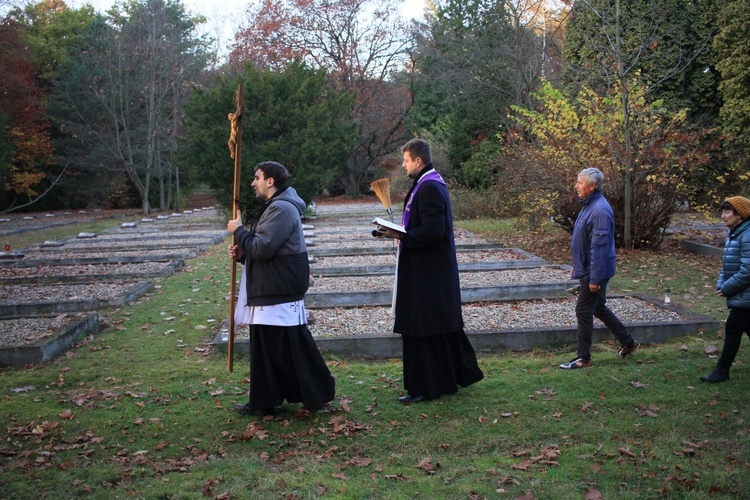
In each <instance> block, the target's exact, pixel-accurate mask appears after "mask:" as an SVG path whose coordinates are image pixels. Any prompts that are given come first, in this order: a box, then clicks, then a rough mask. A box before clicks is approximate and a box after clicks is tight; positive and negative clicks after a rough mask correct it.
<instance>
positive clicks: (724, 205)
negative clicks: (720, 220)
mask: <svg viewBox="0 0 750 500" xmlns="http://www.w3.org/2000/svg"><path fill="white" fill-rule="evenodd" d="M719 210H731V211H732V212H734V215H739V214H738V213H737V209H736V208H734V207H733V206H732V204H731V203H729V202H728V201H722V202H721V205H719Z"/></svg>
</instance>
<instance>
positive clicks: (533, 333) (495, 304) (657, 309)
mask: <svg viewBox="0 0 750 500" xmlns="http://www.w3.org/2000/svg"><path fill="white" fill-rule="evenodd" d="M375 216H377V217H380V216H382V209H381V212H378V211H371V212H368V211H366V210H364V211H363V210H359V211H352V210H346V211H342V212H340V213H328V214H326V215H325V216H321V215H318V216H315V217H313V218H311V219H308V220H307V221H306V223H307V224H306V231H305V235H306V236H305V237H306V241H307V242H308V253H309V255H310V264H311V278H312V279H311V287H310V289H309V291H308V293H307V294H306V296H305V306H306V308H307V309H308V313H309V316H310V330H311V332H312V334H313V336H314V337H315V340H316V342H317V344H318V346H319V348H320V349H321V350H322V351H323V352H325V353H333V354H336V355H340V356H342V357H355V358H356V357H359V358H361V357H366V358H392V357H400V356H401V354H402V351H401V339H400V336H398V335H396V334H394V333H393V332H392V326H393V320H392V316H391V315H390V309H391V302H392V293H393V277H394V273H395V264H396V255H395V247H394V244H393V242H392V241H390V240H383V239H381V238H373V237H372V236H371V234H370V232H371V229H372V226H371V225H370V224H371V222H372V219H373V217H375ZM455 236H456V251H457V260H458V264H459V276H460V280H461V296H462V301H463V308H464V319H465V320H467V317H470V316H472V313H473V312H478V313H477V314H476V315H477V316H479V317H480V319H479V320H478V323H477V322H476V321H475V322H474V324H473V325H470V324H469V321H467V327H466V332H467V335H468V336H469V338H470V339H471V342H472V344H473V346H474V348H475V349H476V350H477V351H478V352H500V351H504V350H513V351H524V350H532V349H536V348H543V347H550V346H555V345H560V346H561V345H575V343H576V327H575V318H574V316H575V315H574V309H575V300H576V299H575V296H574V295H573V294H571V292H572V291H573V290H574V289H575V286H576V285H577V282H576V281H572V280H571V278H570V268H569V266H554V265H548V264H547V263H546V262H545V261H544V260H543V259H541V258H539V257H537V256H535V255H533V254H530V253H528V252H526V251H524V250H522V249H519V248H511V247H504V246H502V245H497V244H490V243H487V242H486V241H484V240H481V239H478V238H475V237H474V236H473V235H471V234H469V233H467V232H465V231H460V230H458V231H456V235H455ZM488 273H491V275H490V274H488ZM511 273H513V274H515V275H516V278H514V279H513V280H508V281H512V282H507V283H506V282H505V281H506V280H504V279H503V274H508V275H510V274H511ZM519 273H520V274H521V275H523V273H529V274H531V273H535V274H537V275H538V274H539V273H547V274H548V275H549V276H551V278H550V279H547V280H546V281H545V280H542V281H541V282H538V280H537V281H536V282H531V281H527V282H524V281H523V279H521V280H520V282H519V280H518V275H519ZM483 274H484V275H485V278H486V277H490V276H491V278H492V279H490V280H487V279H481V277H482V275H483ZM477 277H480V279H478V280H477ZM473 281H478V282H480V283H481V284H479V285H474V284H473ZM487 281H490V282H489V283H488V282H487ZM337 283H339V284H338V285H337ZM608 298H609V299H610V300H609V304H610V305H612V304H616V303H617V300H618V299H621V300H622V301H623V302H625V301H627V303H628V308H629V309H630V310H633V309H635V310H636V311H638V310H642V311H644V314H643V317H640V315H639V314H637V313H636V315H635V317H634V318H633V319H632V320H630V321H628V320H624V322H625V324H626V326H627V327H628V329H629V331H630V332H631V333H632V334H633V335H634V337H636V338H638V339H639V340H640V341H641V342H646V343H648V342H664V341H666V340H668V339H670V338H673V337H677V336H682V335H687V334H694V333H697V332H699V331H706V330H715V329H716V328H718V323H717V322H716V321H714V320H712V319H710V318H706V317H703V316H700V315H697V314H695V313H693V312H691V311H687V310H685V309H682V308H679V307H676V306H674V305H665V304H662V303H661V302H660V301H658V300H656V299H654V298H651V297H646V296H639V295H617V294H611V295H610V297H608ZM541 304H544V305H543V307H541V306H540V305H541ZM503 307H504V308H508V309H509V311H510V312H509V313H508V314H509V315H510V316H508V317H513V316H519V314H520V313H519V312H518V311H524V310H525V311H526V312H525V315H524V317H525V318H527V319H526V321H525V322H523V321H522V324H517V323H514V324H512V325H511V326H507V327H506V326H503V325H497V324H492V323H493V322H492V321H488V320H486V319H482V317H483V314H482V310H484V311H490V310H491V311H494V310H495V309H492V308H497V310H498V311H501V309H502V308H503ZM488 308H489V309H488ZM556 308H557V309H558V310H559V311H564V312H565V313H566V314H568V315H569V316H570V315H572V317H573V320H572V321H571V320H570V318H568V320H567V323H566V324H556V321H555V318H554V317H553V318H552V319H550V318H549V317H547V318H545V319H544V320H543V321H542V318H537V316H539V315H542V314H545V315H547V316H549V315H550V314H551V315H552V316H554V315H555V314H556V312H555V310H556ZM535 309H539V310H542V309H543V310H544V311H546V312H544V313H541V312H540V313H539V315H537V314H535ZM613 309H614V307H613ZM550 311H551V312H550ZM645 311H649V312H648V314H645ZM498 314H504V313H503V312H502V311H501V312H500V313H498ZM561 316H562V314H561ZM537 319H539V320H540V321H537ZM356 323H370V325H369V327H368V326H367V325H365V326H364V327H362V325H359V326H356V327H355V324H356ZM228 337H229V331H228V322H227V321H225V322H224V324H223V325H221V327H220V328H219V331H218V332H217V334H216V337H215V338H214V341H213V349H212V352H213V353H214V354H221V355H225V354H226V351H227V342H228ZM248 337H249V332H248V329H247V327H246V326H239V327H237V330H236V332H235V335H234V341H235V349H234V350H235V352H236V353H239V354H247V352H248V350H249V342H248ZM594 337H595V338H594V340H595V341H596V342H601V341H605V340H612V336H611V333H610V332H609V330H608V329H606V328H605V327H604V325H603V324H601V323H599V322H598V320H597V322H596V324H595V332H594Z"/></svg>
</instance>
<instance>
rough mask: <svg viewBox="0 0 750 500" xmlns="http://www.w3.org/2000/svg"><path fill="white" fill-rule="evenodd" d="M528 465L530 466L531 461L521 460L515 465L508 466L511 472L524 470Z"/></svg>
mask: <svg viewBox="0 0 750 500" xmlns="http://www.w3.org/2000/svg"><path fill="white" fill-rule="evenodd" d="M529 465H531V460H521V461H520V462H519V463H517V464H513V465H511V466H510V468H511V469H513V470H526V469H528V468H529Z"/></svg>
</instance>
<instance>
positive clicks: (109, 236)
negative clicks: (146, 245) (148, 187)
mask: <svg viewBox="0 0 750 500" xmlns="http://www.w3.org/2000/svg"><path fill="white" fill-rule="evenodd" d="M228 235H229V233H228V232H227V231H218V230H203V231H198V230H195V231H187V230H185V231H178V230H177V228H175V229H174V230H170V231H165V230H157V231H148V232H142V231H140V232H128V231H123V232H118V233H102V234H98V235H96V237H95V238H91V239H87V240H86V241H91V242H95V241H106V242H111V241H127V240H130V241H134V240H138V241H148V242H151V241H152V240H163V239H199V238H205V239H214V238H223V237H224V236H228ZM82 240H83V239H82V238H74V239H71V240H69V242H71V243H73V242H76V243H77V242H80V241H82Z"/></svg>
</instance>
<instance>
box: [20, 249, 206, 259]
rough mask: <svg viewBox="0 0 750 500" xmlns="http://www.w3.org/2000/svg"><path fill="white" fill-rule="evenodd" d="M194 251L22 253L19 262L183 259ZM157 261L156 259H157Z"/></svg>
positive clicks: (136, 250) (134, 250) (135, 250)
mask: <svg viewBox="0 0 750 500" xmlns="http://www.w3.org/2000/svg"><path fill="white" fill-rule="evenodd" d="M191 251H194V249H192V248H164V249H161V250H138V249H133V250H119V251H116V252H106V251H99V252H97V251H93V250H92V251H91V252H67V251H65V250H62V251H59V252H54V253H52V252H24V256H23V258H21V259H18V260H19V261H24V260H33V261H36V260H44V261H45V262H54V261H55V260H67V259H82V258H104V259H107V258H112V259H116V258H133V257H153V258H158V257H161V258H162V260H163V259H165V258H174V256H175V255H176V254H184V255H182V256H183V257H187V254H188V253H189V252H191ZM157 260H158V259H157Z"/></svg>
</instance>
